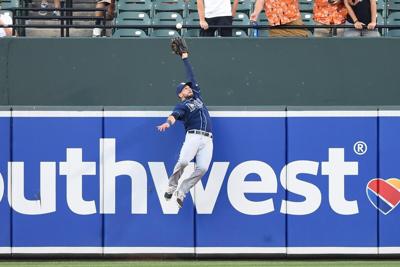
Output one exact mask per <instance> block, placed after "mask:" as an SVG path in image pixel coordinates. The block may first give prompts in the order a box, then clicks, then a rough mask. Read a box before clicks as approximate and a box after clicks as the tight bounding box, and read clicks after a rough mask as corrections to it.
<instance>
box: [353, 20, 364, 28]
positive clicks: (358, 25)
mask: <svg viewBox="0 0 400 267" xmlns="http://www.w3.org/2000/svg"><path fill="white" fill-rule="evenodd" d="M364 25H365V24H364V23H362V22H359V21H357V22H356V23H354V28H356V29H357V30H362V28H363V26H364Z"/></svg>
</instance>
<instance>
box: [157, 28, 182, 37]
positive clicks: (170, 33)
mask: <svg viewBox="0 0 400 267" xmlns="http://www.w3.org/2000/svg"><path fill="white" fill-rule="evenodd" d="M151 36H152V37H178V36H179V33H178V32H177V31H175V30H170V29H158V30H153V32H152V33H151Z"/></svg>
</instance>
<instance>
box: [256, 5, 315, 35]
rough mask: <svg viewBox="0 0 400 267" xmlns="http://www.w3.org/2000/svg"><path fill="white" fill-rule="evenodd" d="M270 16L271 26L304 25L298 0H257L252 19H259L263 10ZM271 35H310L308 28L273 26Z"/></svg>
mask: <svg viewBox="0 0 400 267" xmlns="http://www.w3.org/2000/svg"><path fill="white" fill-rule="evenodd" d="M263 9H264V10H265V14H266V16H267V18H268V22H269V24H270V25H271V26H278V25H304V23H303V21H302V20H301V15H300V11H299V3H298V0H257V2H256V5H255V7H254V12H253V13H252V14H251V16H250V20H251V21H257V18H258V15H259V14H260V12H261V11H262V10H263ZM269 36H271V37H308V36H309V31H308V30H307V29H305V28H304V29H303V28H299V29H279V28H272V29H271V30H270V31H269Z"/></svg>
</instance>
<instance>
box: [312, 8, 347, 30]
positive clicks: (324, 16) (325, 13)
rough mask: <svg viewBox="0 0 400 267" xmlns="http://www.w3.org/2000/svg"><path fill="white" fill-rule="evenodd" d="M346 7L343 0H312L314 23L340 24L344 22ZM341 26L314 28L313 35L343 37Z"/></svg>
mask: <svg viewBox="0 0 400 267" xmlns="http://www.w3.org/2000/svg"><path fill="white" fill-rule="evenodd" d="M346 16H347V9H346V6H345V5H344V3H343V0H314V22H315V24H316V25H342V24H344V23H345V22H346ZM343 32H344V29H343V28H339V29H336V28H316V29H315V30H314V36H315V37H329V36H335V35H336V36H338V37H343Z"/></svg>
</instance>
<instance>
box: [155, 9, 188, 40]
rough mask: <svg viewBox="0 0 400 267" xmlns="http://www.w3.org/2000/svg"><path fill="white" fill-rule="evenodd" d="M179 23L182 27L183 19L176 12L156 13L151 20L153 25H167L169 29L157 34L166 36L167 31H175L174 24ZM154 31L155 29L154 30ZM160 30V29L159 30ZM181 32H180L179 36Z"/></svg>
mask: <svg viewBox="0 0 400 267" xmlns="http://www.w3.org/2000/svg"><path fill="white" fill-rule="evenodd" d="M178 23H181V24H182V25H183V19H182V17H181V15H180V14H179V13H176V12H161V13H156V14H155V15H154V18H153V25H168V26H171V29H164V30H166V31H159V32H158V33H157V34H159V35H160V36H161V35H164V36H165V35H166V34H167V33H168V31H171V30H172V31H176V28H175V26H176V24H178ZM155 30H156V29H155ZM159 30H161V29H159ZM181 31H182V30H180V34H181V33H182V32H181Z"/></svg>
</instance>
